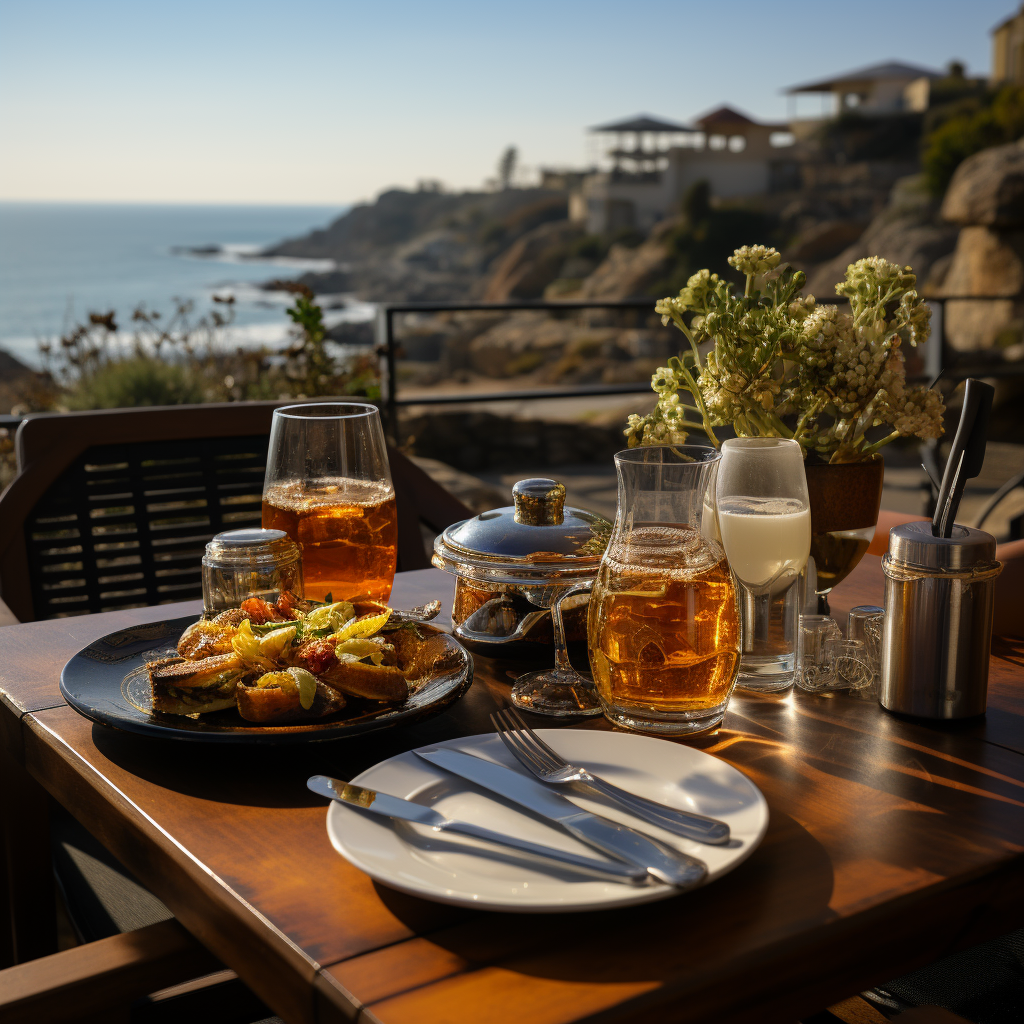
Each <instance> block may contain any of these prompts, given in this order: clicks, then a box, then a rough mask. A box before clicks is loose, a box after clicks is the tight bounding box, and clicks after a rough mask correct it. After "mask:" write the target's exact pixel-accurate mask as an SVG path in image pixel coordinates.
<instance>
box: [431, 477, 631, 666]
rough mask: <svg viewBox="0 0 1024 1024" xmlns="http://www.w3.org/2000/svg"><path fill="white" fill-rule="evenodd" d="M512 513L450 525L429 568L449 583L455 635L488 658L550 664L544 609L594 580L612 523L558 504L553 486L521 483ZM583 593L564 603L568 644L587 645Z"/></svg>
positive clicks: (559, 495) (559, 491) (560, 493)
mask: <svg viewBox="0 0 1024 1024" xmlns="http://www.w3.org/2000/svg"><path fill="white" fill-rule="evenodd" d="M512 497H513V500H514V501H515V506H514V507H507V508H498V509H494V510H493V511H491V512H483V513H481V514H480V515H478V516H474V517H473V518H472V519H465V520H463V521H462V522H459V523H453V524H452V525H451V526H449V527H448V529H446V530H445V531H444V533H442V534H441V535H440V536H439V537H438V538H437V540H436V541H435V542H434V557H433V559H432V561H433V564H434V565H436V566H437V567H438V568H439V569H444V570H446V571H447V572H450V573H452V574H453V575H454V576H455V577H456V583H455V606H454V609H453V611H452V622H453V624H454V627H455V628H454V633H455V636H456V637H457V638H458V639H459V640H460V641H461V642H462V643H463V644H465V645H466V646H467V647H469V648H470V650H473V651H476V652H478V653H480V654H487V655H490V656H491V657H501V658H513V659H515V658H522V659H525V660H534V659H538V660H544V661H546V660H549V659H550V658H551V657H552V656H553V645H554V636H553V632H552V626H551V605H552V603H553V602H554V601H555V600H556V599H557V598H559V597H561V596H562V595H563V594H565V592H566V591H567V590H569V589H570V588H571V587H575V586H578V585H579V584H583V583H590V582H593V580H594V579H595V578H596V576H597V570H598V566H599V565H600V563H601V555H602V554H603V553H604V549H605V546H606V545H607V543H608V537H609V535H610V533H611V528H612V527H611V523H609V522H608V520H606V519H604V518H603V517H601V516H599V515H596V514H595V513H593V512H586V511H584V510H582V509H578V508H572V507H569V506H566V505H565V488H564V487H563V486H562V485H561V484H560V483H558V482H557V481H555V480H547V479H543V478H541V479H533V480H520V481H519V482H518V483H517V484H516V485H515V487H513V489H512ZM589 602H590V595H589V594H582V593H581V594H574V595H572V596H567V597H566V598H565V600H564V601H563V602H562V605H561V610H562V621H563V624H564V628H565V634H566V640H567V642H568V643H569V644H570V645H583V644H585V642H586V629H587V608H588V605H589Z"/></svg>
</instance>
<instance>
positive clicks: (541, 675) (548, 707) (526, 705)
mask: <svg viewBox="0 0 1024 1024" xmlns="http://www.w3.org/2000/svg"><path fill="white" fill-rule="evenodd" d="M591 586H592V584H591V583H581V584H578V585H577V586H574V587H569V588H568V589H561V590H558V591H557V592H556V593H555V594H554V595H552V597H551V630H552V633H553V636H554V642H555V667H554V668H544V669H540V670H538V671H536V672H527V673H526V674H525V675H521V676H518V677H517V678H516V680H515V682H514V683H513V685H512V694H511V697H512V703H513V704H515V706H516V707H517V708H522V709H523V710H525V711H534V712H538V713H539V714H542V715H554V716H555V717H556V718H567V717H570V716H580V715H599V714H601V702H600V701H599V700H598V698H597V691H596V690H595V688H594V681H593V680H592V679H591V678H590V677H589V676H585V675H583V674H582V673H581V672H577V671H576V669H575V668H573V666H572V662H570V661H569V652H568V651H567V650H566V646H565V627H564V625H563V624H562V602H563V601H565V600H566V598H569V597H573V596H575V595H577V594H584V593H588V592H589V591H590V588H591Z"/></svg>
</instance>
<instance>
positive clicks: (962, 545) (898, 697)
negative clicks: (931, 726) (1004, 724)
mask: <svg viewBox="0 0 1024 1024" xmlns="http://www.w3.org/2000/svg"><path fill="white" fill-rule="evenodd" d="M882 570H883V572H884V573H885V624H884V626H883V629H882V681H881V688H880V692H879V698H878V699H879V702H880V703H881V705H882V707H883V708H885V709H886V710H887V711H896V712H898V713H900V714H905V715H915V716H917V717H919V718H969V717H971V716H973V715H981V714H984V713H985V708H986V705H987V701H988V661H989V654H990V652H991V649H992V616H993V612H994V610H995V589H996V577H997V576H998V575H999V573H1000V571H1001V570H1002V563H1001V562H998V561H996V541H995V538H994V537H993V536H992V535H991V534H988V533H985V532H984V531H982V530H973V529H971V528H970V527H967V526H954V527H953V532H952V536H950V537H937V536H935V534H934V533H933V531H932V524H931V523H930V522H916V523H904V524H903V525H902V526H894V527H893V528H892V529H891V530H890V531H889V551H888V553H887V554H886V556H885V558H883V559H882Z"/></svg>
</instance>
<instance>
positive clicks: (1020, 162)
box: [942, 139, 1024, 228]
mask: <svg viewBox="0 0 1024 1024" xmlns="http://www.w3.org/2000/svg"><path fill="white" fill-rule="evenodd" d="M942 216H943V218H944V219H945V220H948V221H951V222H952V223H954V224H960V225H964V226H968V225H978V224H980V225H983V226H985V227H990V228H1015V227H1020V226H1021V225H1022V224H1024V139H1022V140H1020V141H1019V142H1011V143H1009V144H1008V145H1005V146H993V147H992V148H991V149H983V150H982V151H981V152H980V153H975V154H974V156H971V157H968V158H967V159H966V160H965V161H964V162H963V163H962V164H961V165H960V166H959V167H958V168H957V169H956V173H955V174H954V175H953V180H952V181H951V182H950V183H949V188H948V189H947V190H946V196H945V198H944V199H943V201H942Z"/></svg>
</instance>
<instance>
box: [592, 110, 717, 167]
mask: <svg viewBox="0 0 1024 1024" xmlns="http://www.w3.org/2000/svg"><path fill="white" fill-rule="evenodd" d="M590 131H591V133H593V134H594V135H611V136H614V141H613V142H612V145H611V149H609V150H608V151H607V152H606V153H605V154H604V155H605V156H607V157H610V158H611V159H612V161H613V165H614V169H615V170H616V171H618V170H621V169H622V162H623V161H629V162H630V163H631V164H632V165H633V169H634V170H635V171H639V172H644V171H658V170H661V169H662V168H663V167H664V163H665V159H666V156H667V153H668V151H669V149H670V148H671V145H672V143H673V141H677V140H678V137H679V136H680V135H686V136H693V135H699V134H701V129H700V128H693V127H690V126H689V125H685V124H679V123H678V122H675V121H666V120H664V119H663V118H657V117H652V116H651V115H650V114H637V115H636V117H630V118H626V119H625V120H624V121H611V122H609V123H608V124H600V125H596V126H595V127H593V128H591V129H590ZM673 136H675V139H674V138H673Z"/></svg>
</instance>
